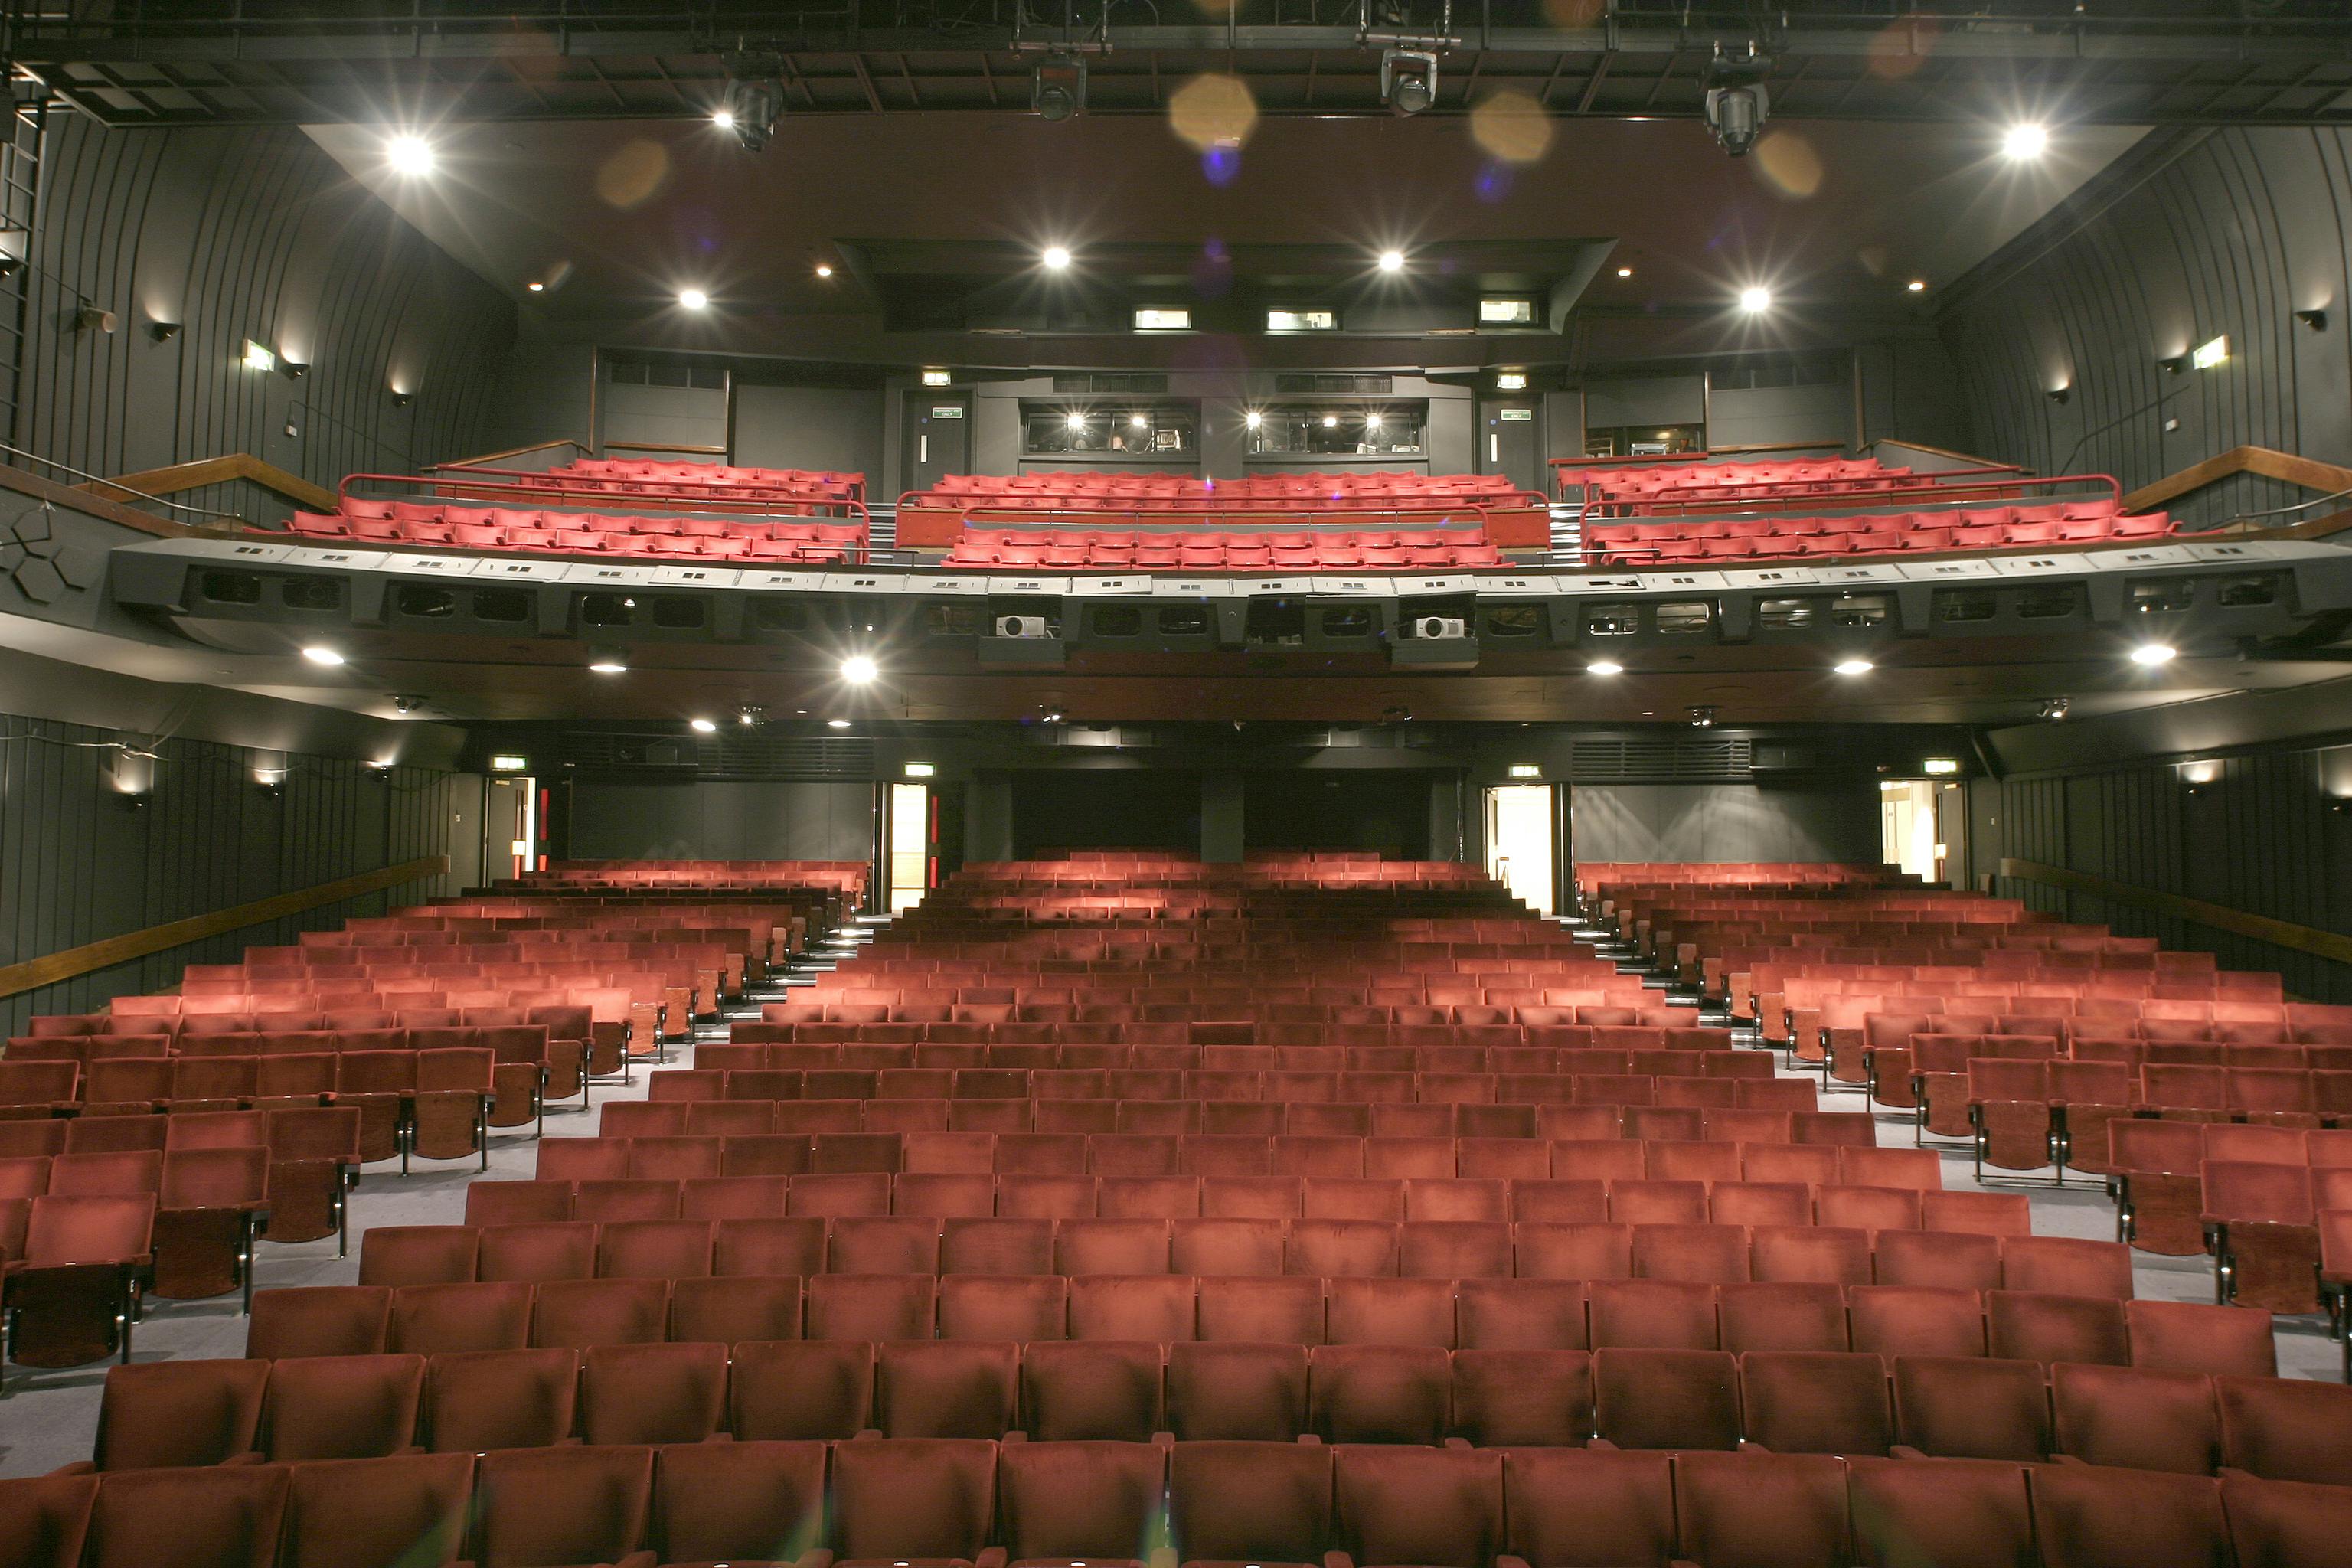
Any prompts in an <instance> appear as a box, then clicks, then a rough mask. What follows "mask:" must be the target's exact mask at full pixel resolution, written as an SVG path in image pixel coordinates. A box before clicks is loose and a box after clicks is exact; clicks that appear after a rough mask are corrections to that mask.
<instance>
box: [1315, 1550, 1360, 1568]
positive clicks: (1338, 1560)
mask: <svg viewBox="0 0 2352 1568" xmlns="http://www.w3.org/2000/svg"><path fill="white" fill-rule="evenodd" d="M1323 1568H1356V1560H1355V1559H1354V1558H1353V1557H1350V1556H1349V1555H1348V1554H1347V1553H1346V1552H1325V1553H1323Z"/></svg>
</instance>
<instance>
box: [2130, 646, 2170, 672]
mask: <svg viewBox="0 0 2352 1568" xmlns="http://www.w3.org/2000/svg"><path fill="white" fill-rule="evenodd" d="M2172 657H2173V650H2172V649H2171V648H2170V647H2167V646H2166V645H2165V644H2163V643H2160V642H2144V643H2142V644H2140V645H2139V647H2136V648H2134V649H2132V651H2131V661H2132V662H2133V663H2134V664H2140V665H2151V666H2152V665H2158V664H2170V663H2171V662H2172Z"/></svg>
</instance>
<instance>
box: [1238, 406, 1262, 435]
mask: <svg viewBox="0 0 2352 1568" xmlns="http://www.w3.org/2000/svg"><path fill="white" fill-rule="evenodd" d="M1242 423H1243V424H1244V425H1245V426H1248V427H1249V428H1250V429H1252V430H1255V429H1256V428H1257V427H1258V426H1261V425H1263V424H1265V415H1263V414H1260V413H1259V412H1258V411H1257V410H1256V409H1255V408H1253V409H1251V410H1250V411H1249V412H1248V413H1246V414H1244V415H1243V416H1242Z"/></svg>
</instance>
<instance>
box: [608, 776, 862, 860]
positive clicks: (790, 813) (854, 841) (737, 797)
mask: <svg viewBox="0 0 2352 1568" xmlns="http://www.w3.org/2000/svg"><path fill="white" fill-rule="evenodd" d="M872 801H873V786H872V785H871V784H862V783H857V784H814V783H793V782H785V781H774V780H746V781H733V780H718V779H709V780H688V781H681V782H678V783H667V784H636V783H624V782H618V781H607V780H596V779H583V780H580V781H579V782H578V783H576V784H573V785H572V816H571V832H572V843H571V854H572V856H573V857H574V858H580V859H589V860H606V859H719V860H866V859H871V858H873V853H874V826H873V809H872Z"/></svg>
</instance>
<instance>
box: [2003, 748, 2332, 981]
mask: <svg viewBox="0 0 2352 1568" xmlns="http://www.w3.org/2000/svg"><path fill="white" fill-rule="evenodd" d="M2341 750H2342V748H2338V749H2337V751H2338V752H2340V751H2341ZM2335 755H2336V753H2335V752H2328V751H2324V750H2315V749H2311V748H2300V749H2297V748H2286V749H2279V750H2273V751H2268V752H2254V753H2252V754H2248V755H2244V756H2237V757H2231V758H2227V759H2221V760H2215V761H2207V762H2199V763H2189V764H2182V763H2176V762H2171V761H2164V762H2145V763H2134V764H2128V765H2121V766H2111V767H2102V768H2098V769H2095V770H2086V771H2084V772H2080V773H2065V774H2038V775H2032V776H2015V777H2011V778H2010V779H2008V780H2005V781H2002V782H1998V783H1996V782H1993V781H1990V780H1978V781H1975V782H1973V783H1971V784H1969V786H1968V790H1969V797H1970V805H1971V811H1970V816H1971V818H1972V819H1973V822H1974V824H1975V826H1976V831H1975V833H1974V834H1973V835H1972V837H1971V845H1970V848H1971V860H1972V869H1973V870H1974V871H1975V872H1976V873H1977V874H1978V875H1979V876H1992V875H1993V874H1994V873H1995V872H1996V871H1997V869H1998V867H1999V862H2000V860H2001V859H2002V858H2012V859H2021V860H2036V861H2040V862H2042V863H2043V864H2045V865H2053V866H2060V867H2063V868H2067V869H2069V870H2075V871H2083V872H2087V873H2089V874H2091V875H2094V876H2099V877H2105V878H2108V879H2112V880H2115V881H2118V882H2124V883H2128V884H2130V885H2131V886H2133V887H2137V888H2145V889H2150V890H2152V891H2156V892H2160V893H2173V894H2178V895H2179V896H2181V897H2184V898H2190V899H2198V900H2203V901H2205V902H2207V903H2213V904H2220V905H2222V906H2223V907H2225V908H2228V909H2232V910H2242V911H2244V912H2246V913H2249V914H2255V915H2263V916H2266V917H2268V918H2270V919H2273V920H2282V921H2293V922H2294V923H2295V924H2297V925H2305V926H2310V927H2313V928H2315V929H2316V930H2320V931H2352V803H2347V799H2346V798H2345V797H2344V796H2343V795H2339V794H2337V793H2335V791H2336V790H2337V789H2340V788H2342V787H2344V785H2345V784H2352V780H2339V779H2336V778H2335V776H2334V774H2333V773H2331V768H2332V767H2333V766H2334V757H2335ZM1994 886H1995V888H1996V889H1997V890H1999V891H2000V892H2002V893H2004V894H2006V895H2008V896H2011V897H2014V898H2020V899H2022V900H2025V902H2026V903H2027V905H2028V906H2029V907H2031V908H2033V909H2037V910H2044V911H2047V912H2049V913H2052V914H2055V915H2060V916H2063V917H2064V918H2067V919H2071V920H2078V921H2096V922H2101V923H2105V924H2107V925H2109V926H2112V927H2113V928H2114V929H2115V930H2116V931H2123V932H2126V933H2127V934H2131V935H2140V936H2153V937H2155V938H2157V939H2158V941H2159V942H2162V943H2164V945H2165V946H2167V947H2177V948H2184V949H2190V950H2198V951H2203V952H2211V953H2214V954H2215V955H2216V956H2217V957H2218V958H2219V960H2220V961H2221V964H2222V965H2223V966H2224V967H2226V968H2231V969H2254V970H2273V971H2276V972H2277V973H2279V974H2281V975H2282V976H2283V977H2284V982H2285V984H2286V988H2287V990H2288V991H2289V992H2291V993H2293V994H2296V995H2300V996H2305V997H2309V998H2311V999H2313V1000H2317V1001H2329V1002H2352V971H2347V968H2346V966H2344V965H2341V964H2332V963H2327V962H2326V961H2325V960H2322V959H2318V958H2315V957H2312V956H2310V955H2308V954H2305V953H2299V952H2294V951H2293V950H2291V949H2286V948H2281V947H2277V946H2274V945H2273V944H2271V943H2268V942H2256V941H2252V940H2251V939H2249V938H2245V937H2240V936H2234V935H2231V933H2229V932H2226V931H2215V930H2212V929H2210V928H2209V927H2206V926H2203V925H2200V924H2198V923H2197V922H2195V921H2186V920H2180V919H2176V918H2173V917H2170V916H2162V915H2157V914H2153V913H2149V912H2146V911H2143V910H2135V909H2130V908H2126V907H2125V906H2123V905H2120V904H2116V903H2112V902H2110V901H2109V900H2104V899H2097V898H2093V897H2091V896H2089V895H2087V894H2081V893H2067V892H2063V891H2061V890H2060V889H2053V888H2049V887H2045V886H2042V885H2040V884H2038V883H2031V882H2026V881H2023V880H2021V879H2020V880H2009V879H1995V882H1994Z"/></svg>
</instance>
